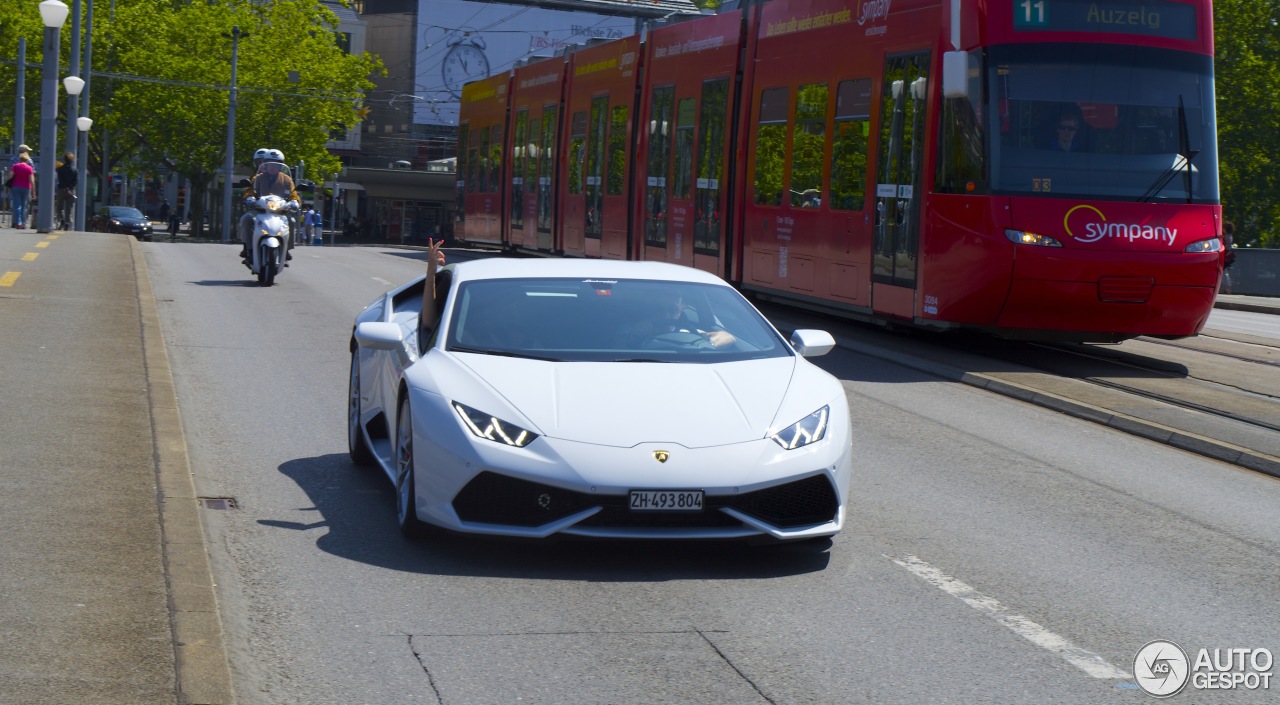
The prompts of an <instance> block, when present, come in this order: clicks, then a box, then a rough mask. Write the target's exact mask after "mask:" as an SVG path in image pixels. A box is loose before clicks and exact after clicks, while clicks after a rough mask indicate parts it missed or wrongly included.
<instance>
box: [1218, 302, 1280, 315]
mask: <svg viewBox="0 0 1280 705" xmlns="http://www.w3.org/2000/svg"><path fill="white" fill-rule="evenodd" d="M1213 307H1214V308H1222V309H1227V310H1228V311H1248V312H1249V313H1272V314H1280V306H1263V305H1260V304H1251V303H1248V302H1246V301H1222V300H1218V301H1215V302H1213Z"/></svg>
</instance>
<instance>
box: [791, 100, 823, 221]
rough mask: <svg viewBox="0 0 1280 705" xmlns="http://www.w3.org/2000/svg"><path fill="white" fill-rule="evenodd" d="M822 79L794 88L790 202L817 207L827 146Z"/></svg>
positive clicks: (819, 199)
mask: <svg viewBox="0 0 1280 705" xmlns="http://www.w3.org/2000/svg"><path fill="white" fill-rule="evenodd" d="M830 93H831V91H830V88H828V87H827V84H825V83H811V84H809V85H805V86H800V90H798V91H796V126H795V133H794V135H793V136H792V140H793V141H794V142H793V144H792V147H791V205H792V206H797V207H801V208H817V207H819V206H820V205H821V202H822V156H823V153H824V151H825V150H826V131H827V103H828V102H829V101H828V98H829V97H830Z"/></svg>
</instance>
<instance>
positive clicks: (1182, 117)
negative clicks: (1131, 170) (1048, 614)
mask: <svg viewBox="0 0 1280 705" xmlns="http://www.w3.org/2000/svg"><path fill="white" fill-rule="evenodd" d="M1198 154H1200V150H1198V149H1192V148H1191V137H1190V135H1189V134H1188V133H1187V110H1186V108H1185V107H1184V106H1183V104H1182V94H1178V158H1177V159H1175V160H1173V166H1171V167H1169V169H1168V170H1167V171H1165V172H1164V173H1163V174H1161V175H1160V176H1159V177H1158V178H1157V179H1156V180H1155V182H1154V183H1152V184H1151V188H1149V189H1147V192H1146V193H1144V194H1142V198H1139V199H1138V202H1139V203H1145V202H1147V201H1150V200H1151V199H1153V198H1155V197H1156V194H1158V193H1160V191H1162V190H1163V189H1164V187H1165V186H1168V185H1169V182H1170V181H1173V177H1175V176H1177V175H1178V172H1180V171H1182V170H1184V169H1185V170H1186V175H1185V176H1184V183H1185V184H1186V187H1187V203H1190V202H1191V194H1192V190H1191V161H1192V160H1193V159H1195V158H1196V155H1198Z"/></svg>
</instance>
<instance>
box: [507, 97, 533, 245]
mask: <svg viewBox="0 0 1280 705" xmlns="http://www.w3.org/2000/svg"><path fill="white" fill-rule="evenodd" d="M528 127H529V109H528V108H524V109H522V110H519V111H517V112H516V129H515V134H514V135H513V139H512V140H511V144H512V146H511V150H512V155H511V156H512V169H511V195H512V198H511V225H512V227H514V228H517V229H523V228H524V183H523V182H524V165H525V159H526V157H525V144H524V142H525V131H526V130H527V129H528ZM516 181H520V182H521V183H515V182H516Z"/></svg>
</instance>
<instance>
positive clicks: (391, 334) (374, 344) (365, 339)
mask: <svg viewBox="0 0 1280 705" xmlns="http://www.w3.org/2000/svg"><path fill="white" fill-rule="evenodd" d="M355 335H356V342H357V343H359V344H360V347H364V348H369V349H370V350H397V349H399V348H402V347H404V334H403V333H402V332H401V330H400V325H399V324H398V323H385V322H381V321H365V322H364V323H361V324H360V325H358V326H356V334H355Z"/></svg>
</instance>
